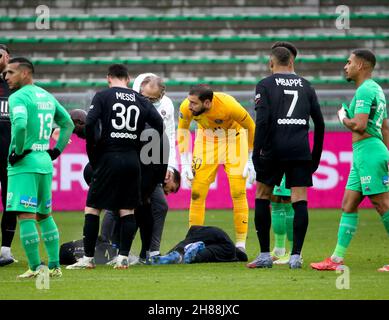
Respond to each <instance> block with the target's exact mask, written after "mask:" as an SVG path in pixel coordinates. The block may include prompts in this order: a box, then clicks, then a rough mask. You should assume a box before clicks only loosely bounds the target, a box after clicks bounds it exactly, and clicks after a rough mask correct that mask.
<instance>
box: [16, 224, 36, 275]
mask: <svg viewBox="0 0 389 320" xmlns="http://www.w3.org/2000/svg"><path fill="white" fill-rule="evenodd" d="M20 242H21V243H22V247H23V249H24V252H25V253H26V256H27V260H28V265H29V267H30V269H31V270H32V271H35V270H36V268H38V267H39V265H40V264H41V258H40V256H39V234H38V229H37V227H36V222H35V220H34V219H23V220H20Z"/></svg>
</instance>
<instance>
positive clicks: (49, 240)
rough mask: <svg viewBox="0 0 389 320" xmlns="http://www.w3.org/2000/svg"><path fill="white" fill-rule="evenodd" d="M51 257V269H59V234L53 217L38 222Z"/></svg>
mask: <svg viewBox="0 0 389 320" xmlns="http://www.w3.org/2000/svg"><path fill="white" fill-rule="evenodd" d="M38 224H39V226H40V228H41V233H42V239H43V242H44V244H45V248H46V251H47V255H48V257H49V263H48V264H49V265H48V267H49V269H53V268H59V267H60V264H59V232H58V228H57V225H56V224H55V221H54V219H53V217H52V216H49V217H48V218H46V219H44V220H41V221H39V222H38Z"/></svg>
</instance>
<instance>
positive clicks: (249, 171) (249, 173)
mask: <svg viewBox="0 0 389 320" xmlns="http://www.w3.org/2000/svg"><path fill="white" fill-rule="evenodd" d="M242 176H243V178H247V182H248V183H249V184H253V183H254V181H255V178H256V176H257V174H256V172H255V169H254V164H253V152H252V151H251V152H249V158H248V160H247V163H246V165H245V167H244V169H243V174H242Z"/></svg>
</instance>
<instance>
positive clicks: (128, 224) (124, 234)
mask: <svg viewBox="0 0 389 320" xmlns="http://www.w3.org/2000/svg"><path fill="white" fill-rule="evenodd" d="M120 220H121V222H120V248H119V254H120V255H123V256H126V257H127V256H128V253H129V252H130V249H131V245H132V240H133V239H134V234H135V232H136V229H137V226H136V220H135V216H134V214H129V215H126V216H123V217H120Z"/></svg>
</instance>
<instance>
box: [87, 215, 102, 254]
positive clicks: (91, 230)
mask: <svg viewBox="0 0 389 320" xmlns="http://www.w3.org/2000/svg"><path fill="white" fill-rule="evenodd" d="M99 224H100V217H99V216H97V215H94V214H90V213H87V214H85V223H84V251H85V256H86V257H89V258H92V257H94V255H95V248H96V241H97V237H98V235H99Z"/></svg>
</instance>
